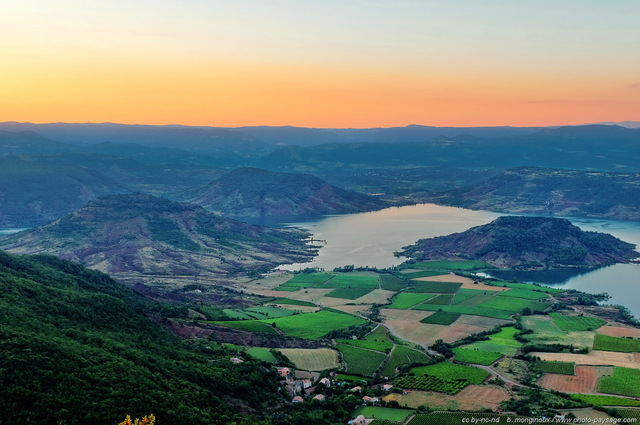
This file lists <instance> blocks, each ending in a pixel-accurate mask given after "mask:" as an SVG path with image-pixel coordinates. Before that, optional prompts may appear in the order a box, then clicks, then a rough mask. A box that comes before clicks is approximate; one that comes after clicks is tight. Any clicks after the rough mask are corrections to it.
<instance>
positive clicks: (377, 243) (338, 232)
mask: <svg viewBox="0 0 640 425" xmlns="http://www.w3.org/2000/svg"><path fill="white" fill-rule="evenodd" d="M500 215H503V214H498V213H493V212H488V211H472V210H467V209H463V208H453V207H444V206H439V205H433V204H421V205H411V206H406V207H394V208H387V209H384V210H381V211H375V212H370V213H360V214H348V215H340V216H328V217H324V218H321V219H318V220H314V221H306V222H298V223H289V224H288V225H289V226H293V227H297V228H301V229H304V230H307V231H309V232H311V233H313V234H314V238H315V239H318V240H322V241H326V242H320V243H318V245H321V246H322V248H321V249H320V251H319V254H318V256H317V257H315V258H314V260H313V261H311V262H309V263H298V264H290V265H286V266H282V268H284V269H287V270H299V269H301V268H305V267H322V268H324V269H326V270H332V269H333V268H334V267H339V266H344V265H350V264H353V265H354V266H356V267H358V266H375V267H379V268H386V267H391V266H395V265H398V264H400V263H402V262H403V261H404V260H405V259H404V258H397V257H395V256H394V255H393V253H394V252H395V251H398V250H400V249H401V248H402V247H403V246H406V245H411V244H413V243H414V242H416V241H417V240H418V239H422V238H430V237H435V236H444V235H448V234H450V233H455V232H462V231H464V230H467V229H469V228H470V227H473V226H478V225H481V224H486V223H489V222H490V221H492V220H494V219H495V218H497V217H499V216H500ZM569 219H570V220H571V221H572V223H574V224H575V225H577V226H579V227H580V228H581V229H583V230H591V231H599V232H607V233H611V234H612V235H614V236H616V237H618V238H620V239H622V240H624V241H626V242H630V243H634V244H636V245H637V246H640V223H638V222H623V221H609V220H590V219H576V218H569ZM505 277H506V276H505ZM515 277H517V278H518V279H519V280H521V281H530V282H538V283H543V284H552V285H553V286H555V287H567V288H575V289H578V290H581V291H584V292H591V293H600V292H607V293H609V294H610V295H611V300H610V301H609V302H610V303H613V304H622V305H624V306H625V307H627V308H629V309H630V310H631V311H632V312H633V314H634V315H635V316H636V317H640V264H616V265H613V266H609V267H605V268H602V269H598V270H595V271H590V272H586V273H583V274H579V275H577V276H576V275H574V276H571V275H566V274H565V275H564V276H563V275H559V274H549V275H544V274H527V275H519V276H515Z"/></svg>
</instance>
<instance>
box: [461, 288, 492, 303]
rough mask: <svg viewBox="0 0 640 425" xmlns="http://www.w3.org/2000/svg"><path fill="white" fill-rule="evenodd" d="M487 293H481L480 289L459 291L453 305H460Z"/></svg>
mask: <svg viewBox="0 0 640 425" xmlns="http://www.w3.org/2000/svg"><path fill="white" fill-rule="evenodd" d="M486 293H487V292H486V291H480V290H478V289H465V288H460V289H458V292H456V296H455V298H454V300H453V304H460V303H461V302H463V301H467V300H469V299H471V298H474V297H475V296H477V295H484V294H486Z"/></svg>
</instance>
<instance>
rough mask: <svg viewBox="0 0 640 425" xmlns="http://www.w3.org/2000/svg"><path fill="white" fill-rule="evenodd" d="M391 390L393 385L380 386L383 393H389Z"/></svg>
mask: <svg viewBox="0 0 640 425" xmlns="http://www.w3.org/2000/svg"><path fill="white" fill-rule="evenodd" d="M391 388H393V385H389V384H385V385H383V386H382V389H383V390H385V391H390V390H391Z"/></svg>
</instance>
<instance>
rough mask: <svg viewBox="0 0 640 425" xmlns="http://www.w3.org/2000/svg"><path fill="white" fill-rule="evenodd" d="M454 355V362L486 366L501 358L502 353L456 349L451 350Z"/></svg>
mask: <svg viewBox="0 0 640 425" xmlns="http://www.w3.org/2000/svg"><path fill="white" fill-rule="evenodd" d="M453 353H454V354H455V355H456V357H455V360H456V361H457V362H463V363H474V364H481V365H485V366H488V365H490V364H492V363H494V362H495V361H496V360H498V359H499V358H501V357H502V356H503V354H502V353H496V352H494V351H483V350H479V349H469V348H462V347H456V348H454V349H453Z"/></svg>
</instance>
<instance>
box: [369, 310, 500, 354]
mask: <svg viewBox="0 0 640 425" xmlns="http://www.w3.org/2000/svg"><path fill="white" fill-rule="evenodd" d="M381 312H382V314H383V315H384V317H385V320H384V322H385V325H387V326H388V327H389V329H390V330H391V331H392V332H393V333H394V334H395V335H397V336H398V337H400V338H402V339H404V340H406V341H411V342H413V343H416V344H420V345H425V346H428V345H431V344H433V343H434V342H435V341H436V340H437V339H442V340H444V341H446V342H453V341H457V340H459V339H461V338H464V337H466V336H469V335H472V334H474V333H477V332H482V331H486V330H487V329H489V328H490V327H483V326H477V325H475V324H470V323H464V322H461V321H460V320H458V321H456V322H455V323H453V324H452V325H449V326H443V325H432V324H424V323H420V320H422V319H424V318H425V317H426V316H429V315H430V314H432V313H430V312H425V311H416V310H392V309H384V310H381Z"/></svg>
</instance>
